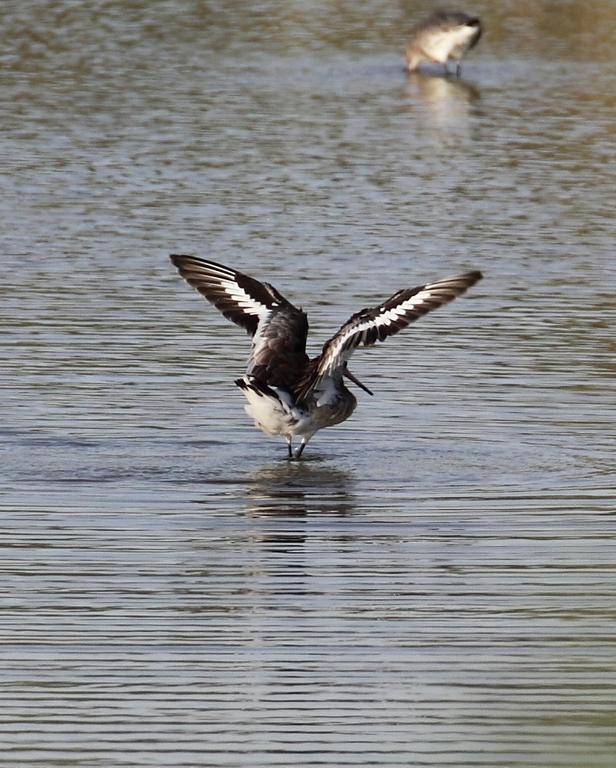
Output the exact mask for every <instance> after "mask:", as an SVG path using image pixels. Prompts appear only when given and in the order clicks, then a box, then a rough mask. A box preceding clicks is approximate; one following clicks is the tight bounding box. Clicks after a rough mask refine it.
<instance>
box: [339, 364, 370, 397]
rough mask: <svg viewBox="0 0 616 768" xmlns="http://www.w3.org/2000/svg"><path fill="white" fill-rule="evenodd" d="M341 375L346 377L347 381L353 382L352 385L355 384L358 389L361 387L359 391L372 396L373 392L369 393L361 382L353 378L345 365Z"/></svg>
mask: <svg viewBox="0 0 616 768" xmlns="http://www.w3.org/2000/svg"><path fill="white" fill-rule="evenodd" d="M342 375H343V376H346V377H347V379H349V380H350V381H352V382H353V384H357V386H358V387H361V389H363V390H364V392H367V393H368V394H369V395H372V396H374V392H371V391H370V390H369V389H368V387H366V386H365V385H364V384H362V383H361V381H360V380H359V379H357V378H356V377H355V376H353V374H352V373H351V371H349V369H348V368H347V367H346V365H345V366H344V369H343V371H342Z"/></svg>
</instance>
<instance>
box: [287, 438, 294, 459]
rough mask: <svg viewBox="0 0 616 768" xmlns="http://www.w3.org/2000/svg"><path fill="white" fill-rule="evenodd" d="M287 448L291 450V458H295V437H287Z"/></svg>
mask: <svg viewBox="0 0 616 768" xmlns="http://www.w3.org/2000/svg"><path fill="white" fill-rule="evenodd" d="M287 449H288V451H289V458H290V459H292V458H293V438H292V437H287Z"/></svg>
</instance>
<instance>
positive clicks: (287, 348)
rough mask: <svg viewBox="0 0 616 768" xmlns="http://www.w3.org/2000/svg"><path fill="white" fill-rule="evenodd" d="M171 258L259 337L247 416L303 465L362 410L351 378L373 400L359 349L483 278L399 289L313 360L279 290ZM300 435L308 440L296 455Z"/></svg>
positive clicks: (298, 318) (244, 385)
mask: <svg viewBox="0 0 616 768" xmlns="http://www.w3.org/2000/svg"><path fill="white" fill-rule="evenodd" d="M171 259H172V261H173V263H174V264H175V266H176V267H177V268H178V270H179V271H180V274H181V275H182V277H184V278H185V279H186V280H187V281H188V282H189V283H190V284H191V285H192V286H194V287H195V288H196V289H197V290H198V291H200V292H201V293H202V294H203V295H204V296H205V298H206V299H208V300H209V301H211V302H212V304H214V306H215V307H217V308H218V309H219V310H220V311H221V312H222V313H223V314H224V315H225V317H227V318H229V320H232V321H233V322H234V323H236V324H237V325H239V326H241V327H242V328H245V329H246V330H247V331H248V332H249V333H250V335H251V336H252V351H251V354H250V358H249V360H248V369H247V371H246V375H245V376H243V377H242V378H241V379H237V380H236V382H235V383H236V385H237V386H238V387H239V388H240V389H241V390H242V392H243V393H244V396H245V397H246V400H247V401H248V404H247V405H246V411H247V413H248V415H249V416H252V418H253V419H254V420H255V424H256V426H257V427H259V428H260V429H262V430H263V431H264V432H266V433H267V434H269V435H282V436H283V437H285V439H286V441H287V445H288V450H289V458H296V459H299V457H300V456H301V455H302V451H303V450H304V447H305V445H306V443H307V442H308V441H309V440H310V438H311V437H312V436H313V435H314V433H315V432H317V431H318V430H319V429H323V428H324V427H331V426H334V425H335V424H340V423H341V422H343V421H345V420H346V419H348V418H349V416H350V415H351V414H352V413H353V411H354V410H355V406H356V405H357V400H356V399H355V395H353V393H352V392H351V391H350V390H349V389H347V387H346V386H345V385H344V382H343V377H346V378H347V379H350V381H352V382H353V383H355V384H357V386H359V387H361V388H362V389H363V390H365V391H366V392H368V393H369V394H372V392H370V390H369V389H368V388H367V387H365V386H364V385H363V384H362V383H361V382H360V381H358V380H357V379H356V378H355V376H353V374H352V373H351V372H350V371H349V369H348V367H347V361H348V360H349V358H350V357H351V355H352V353H353V351H354V350H355V349H356V348H357V347H358V346H372V345H373V344H375V343H376V342H377V341H384V340H385V339H386V338H387V337H388V336H392V335H393V334H395V333H398V331H401V330H402V329H403V328H406V326H407V325H409V323H412V322H413V321H414V320H417V318H419V317H421V316H422V315H425V314H426V313H427V312H430V311H432V310H433V309H437V308H438V307H441V306H443V304H447V303H448V302H450V301H452V300H453V299H455V298H456V296H460V295H461V294H463V293H464V292H465V291H466V289H467V288H470V286H472V285H474V284H475V283H476V282H477V281H478V280H480V279H481V273H480V272H476V271H475V272H465V273H463V274H459V275H454V276H452V277H448V278H445V279H444V280H438V281H436V282H434V283H430V284H428V285H421V286H419V287H418V288H404V289H402V290H400V291H397V292H396V293H395V294H394V295H393V296H391V297H390V298H389V299H386V300H385V301H384V302H383V303H381V304H379V305H378V306H376V307H372V308H368V309H362V310H360V311H359V312H357V313H355V314H354V315H353V316H352V317H351V318H349V320H347V322H346V323H344V325H343V326H342V327H341V328H340V330H338V331H337V332H336V333H335V334H334V335H333V336H332V337H331V339H329V341H326V342H325V344H324V346H323V351H322V352H321V354H320V355H318V356H317V357H315V358H313V359H312V360H310V359H309V358H308V356H307V354H306V339H307V336H308V319H307V317H306V315H305V313H304V312H303V311H302V310H301V309H297V307H294V306H293V304H291V303H290V302H289V301H287V299H285V297H284V296H283V295H282V294H281V293H279V292H278V291H277V290H276V289H275V288H274V287H273V286H272V285H270V284H269V283H261V282H259V281H258V280H255V279H254V278H252V277H249V276H248V275H244V274H242V273H241V272H237V271H235V270H234V269H229V268H228V267H224V266H222V265H221V264H216V263H215V262H213V261H206V260H205V259H199V258H196V257H194V256H172V257H171ZM296 435H297V436H299V437H301V439H302V440H301V443H300V445H299V448H297V450H296V451H295V454H294V453H293V448H292V441H293V438H294V437H295V436H296Z"/></svg>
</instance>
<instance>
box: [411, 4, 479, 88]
mask: <svg viewBox="0 0 616 768" xmlns="http://www.w3.org/2000/svg"><path fill="white" fill-rule="evenodd" d="M480 37H481V21H480V20H479V19H478V18H477V17H476V16H469V15H468V14H467V13H464V12H463V11H437V12H436V13H433V14H432V15H431V16H429V17H428V18H427V19H426V20H425V21H422V22H421V23H419V24H417V26H415V27H414V28H413V29H412V30H411V38H410V40H409V42H408V45H407V47H406V67H407V69H408V70H409V71H410V72H413V71H415V70H416V69H418V68H419V67H420V65H421V64H422V63H423V62H428V63H433V64H444V65H445V72H447V62H448V61H449V60H450V59H451V60H453V61H455V62H456V74H457V76H458V77H460V72H461V68H462V65H461V61H462V57H463V56H464V54H465V53H466V52H467V51H468V50H470V49H471V48H474V47H475V46H476V45H477V43H478V42H479V38H480Z"/></svg>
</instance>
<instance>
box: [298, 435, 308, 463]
mask: <svg viewBox="0 0 616 768" xmlns="http://www.w3.org/2000/svg"><path fill="white" fill-rule="evenodd" d="M307 442H308V440H306V438H305V437H302V442H301V443H300V444H299V448H298V449H297V450H296V451H295V458H296V459H301V456H302V453H303V452H304V448H305V447H306V443H307Z"/></svg>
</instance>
